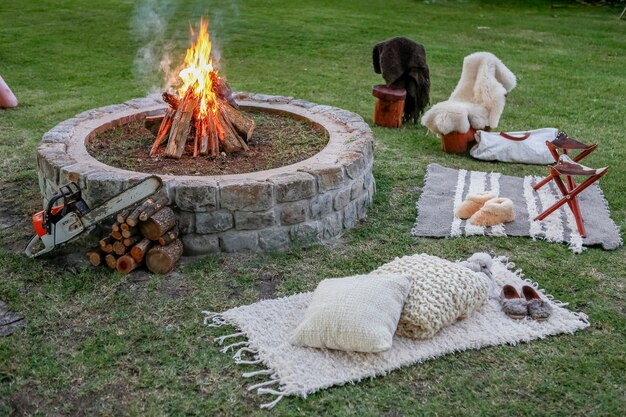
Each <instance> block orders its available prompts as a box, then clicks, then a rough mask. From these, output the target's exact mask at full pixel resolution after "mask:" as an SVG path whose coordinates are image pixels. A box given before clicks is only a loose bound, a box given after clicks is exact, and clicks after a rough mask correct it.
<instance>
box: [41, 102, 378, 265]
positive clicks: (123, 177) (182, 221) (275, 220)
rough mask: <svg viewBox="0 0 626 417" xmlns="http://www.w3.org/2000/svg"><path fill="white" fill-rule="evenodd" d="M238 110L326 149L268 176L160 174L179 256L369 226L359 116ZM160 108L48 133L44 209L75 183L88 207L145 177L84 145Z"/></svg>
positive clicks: (364, 136) (117, 111)
mask: <svg viewBox="0 0 626 417" xmlns="http://www.w3.org/2000/svg"><path fill="white" fill-rule="evenodd" d="M237 101H238V103H239V105H240V106H241V107H242V108H243V109H254V110H259V111H268V112H275V113H280V114H283V115H288V116H291V117H296V118H299V119H303V120H307V121H309V122H310V123H313V124H316V125H318V126H320V127H321V128H323V129H325V130H326V131H327V132H328V135H329V141H328V144H327V145H326V147H325V148H324V149H323V150H322V151H321V152H319V153H318V154H316V155H314V156H313V157H311V158H309V159H307V160H305V161H302V162H299V163H296V164H293V165H289V166H285V167H281V168H276V169H271V170H267V171H259V172H253V173H246V174H234V175H221V176H191V175H189V176H174V175H159V176H160V177H161V178H162V179H163V183H164V190H163V192H166V193H167V194H168V196H169V198H170V201H171V202H172V205H173V208H174V210H175V211H176V213H177V215H178V217H179V226H180V231H181V235H182V241H183V244H184V247H185V254H187V255H199V254H205V253H211V252H220V251H224V252H240V251H267V250H274V249H275V250H282V249H286V248H288V247H289V246H290V245H291V244H293V243H297V244H303V245H306V244H311V243H315V242H322V241H325V240H329V239H332V238H335V237H338V236H340V235H341V234H342V232H343V231H344V230H345V229H349V228H351V227H353V226H355V225H356V223H357V222H358V220H359V219H363V218H365V217H366V212H367V207H368V205H369V204H370V203H371V202H372V198H373V195H374V192H375V188H376V187H375V182H374V178H373V176H372V164H373V144H374V139H373V136H372V132H371V130H370V128H369V126H368V125H367V123H365V122H364V121H363V119H362V118H361V117H360V116H359V115H357V114H355V113H351V112H348V111H346V110H342V109H339V108H336V107H330V106H323V105H316V104H313V103H309V102H306V101H303V100H297V99H293V98H291V97H279V96H268V95H261V94H247V93H240V94H238V95H237ZM166 106H167V105H166V104H164V103H163V102H162V101H161V99H160V97H158V96H149V97H146V98H141V99H134V100H130V101H128V102H126V103H123V104H118V105H112V106H107V107H101V108H98V109H94V110H89V111H86V112H83V113H80V114H78V115H76V116H75V117H73V118H72V119H69V120H66V121H64V122H62V123H60V124H58V125H57V126H55V127H54V128H53V129H51V130H50V131H49V132H47V133H46V134H45V135H44V136H43V139H42V143H41V145H40V146H39V147H38V149H37V165H38V174H39V185H40V189H41V193H42V196H43V199H44V203H46V202H47V200H48V199H49V198H50V197H51V195H52V194H54V193H55V192H56V191H57V190H58V188H59V187H60V186H61V185H63V184H66V183H67V182H69V181H76V182H78V183H79V185H80V186H81V188H82V189H83V197H84V198H85V200H86V201H87V203H88V205H89V206H90V207H94V206H97V205H99V204H101V203H102V202H104V201H106V200H107V199H109V198H110V197H112V196H113V195H115V194H117V193H119V192H120V191H122V190H123V189H124V188H126V187H128V186H129V184H134V183H136V182H137V181H139V180H141V179H142V178H144V177H146V176H147V175H149V174H147V173H140V172H133V171H127V170H123V169H119V168H114V167H111V166H108V165H106V164H104V163H102V162H100V161H97V160H96V159H94V158H93V157H92V156H91V155H90V154H89V153H88V152H87V150H86V148H85V142H86V141H87V140H89V138H90V137H91V136H93V135H94V134H96V133H98V132H101V131H103V130H108V129H111V128H114V127H115V126H118V125H121V124H125V123H129V122H132V121H138V120H143V119H144V118H145V117H146V116H148V115H156V114H162V113H164V111H165V109H166ZM146 152H147V150H146Z"/></svg>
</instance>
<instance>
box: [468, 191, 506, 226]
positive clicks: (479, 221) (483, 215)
mask: <svg viewBox="0 0 626 417" xmlns="http://www.w3.org/2000/svg"><path fill="white" fill-rule="evenodd" d="M513 220H515V212H514V211H513V202H512V201H511V200H510V199H508V198H502V197H499V198H492V199H491V200H489V201H487V202H486V203H485V205H484V206H483V207H482V208H481V209H480V210H478V211H477V212H476V213H474V215H473V216H472V217H470V219H469V222H470V223H471V224H473V225H475V226H495V225H496V224H500V223H507V222H512V221H513Z"/></svg>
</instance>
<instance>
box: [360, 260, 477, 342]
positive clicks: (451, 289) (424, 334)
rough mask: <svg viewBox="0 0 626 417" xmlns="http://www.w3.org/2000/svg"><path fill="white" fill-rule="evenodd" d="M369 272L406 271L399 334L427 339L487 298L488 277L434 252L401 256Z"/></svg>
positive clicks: (389, 272)
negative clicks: (408, 287) (407, 281)
mask: <svg viewBox="0 0 626 417" xmlns="http://www.w3.org/2000/svg"><path fill="white" fill-rule="evenodd" d="M372 274H408V275H410V276H411V281H412V286H411V290H410V292H409V296H408V297H407V300H406V302H405V304H404V308H403V310H402V315H401V316H400V321H399V323H398V330H397V333H398V335H399V336H404V337H410V338H412V339H427V338H430V337H432V336H433V335H434V334H435V333H437V332H438V331H439V330H440V329H441V328H442V327H444V326H447V325H449V324H452V323H454V322H455V321H456V320H457V319H459V318H464V317H467V316H469V315H470V314H471V313H472V312H473V311H474V310H476V309H477V308H478V307H480V306H482V305H483V303H484V302H485V301H486V300H487V296H488V292H489V280H488V278H487V277H486V276H485V275H484V274H479V273H476V272H474V271H471V270H469V269H467V268H465V267H462V266H460V265H457V264H454V263H452V262H450V261H447V260H445V259H441V258H438V257H436V256H431V255H426V254H420V255H412V256H404V257H402V258H396V259H395V260H393V261H391V262H389V263H387V264H385V265H383V266H381V267H380V268H378V269H377V270H375V271H374V272H372Z"/></svg>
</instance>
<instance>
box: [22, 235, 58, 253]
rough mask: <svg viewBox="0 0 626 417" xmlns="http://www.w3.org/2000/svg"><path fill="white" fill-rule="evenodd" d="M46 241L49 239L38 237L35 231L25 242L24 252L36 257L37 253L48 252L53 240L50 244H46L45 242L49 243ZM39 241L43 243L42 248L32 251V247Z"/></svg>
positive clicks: (52, 245) (51, 247) (52, 246)
mask: <svg viewBox="0 0 626 417" xmlns="http://www.w3.org/2000/svg"><path fill="white" fill-rule="evenodd" d="M45 236H48V238H49V237H50V235H44V237H45ZM48 241H49V239H42V238H40V237H39V235H38V234H36V233H35V235H34V236H33V237H32V238H31V239H30V240H29V241H28V243H27V244H26V248H25V249H24V253H25V254H26V256H28V257H29V258H36V257H37V256H39V255H43V254H44V253H48V252H50V251H51V250H52V249H54V242H51V243H52V244H47V243H49V242H48ZM39 242H42V243H43V244H44V248H43V249H42V250H40V251H39V252H34V253H33V249H34V248H35V246H36V245H37V243H39Z"/></svg>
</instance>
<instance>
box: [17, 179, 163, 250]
mask: <svg viewBox="0 0 626 417" xmlns="http://www.w3.org/2000/svg"><path fill="white" fill-rule="evenodd" d="M161 185H162V183H161V179H160V178H159V177H157V176H150V177H148V178H146V179H144V180H142V181H141V182H139V183H137V184H136V185H133V186H132V187H130V188H128V189H126V190H124V191H122V192H121V193H119V194H118V195H116V196H115V197H113V198H111V199H110V200H109V201H107V202H105V203H103V204H102V205H100V206H98V207H96V208H94V209H90V208H89V207H88V206H87V203H85V200H83V198H82V196H81V190H80V187H79V186H78V184H76V183H75V182H71V183H69V184H67V185H64V186H62V187H61V188H60V189H59V192H57V193H56V194H54V195H53V196H52V198H51V199H50V201H48V205H47V206H46V209H45V210H42V211H40V212H38V213H36V214H35V215H34V216H33V226H34V228H35V235H34V236H33V237H32V238H31V239H30V241H29V242H28V244H27V245H26V249H24V252H25V253H26V255H27V256H29V257H30V258H34V257H37V256H39V255H43V254H44V253H48V252H50V251H51V250H52V249H54V248H55V247H56V246H58V245H61V244H63V243H67V242H69V241H71V240H72V239H74V238H76V237H77V236H78V235H80V234H81V233H82V232H84V231H85V230H87V229H88V228H90V227H91V226H94V225H96V224H98V223H100V222H101V221H102V220H104V219H106V218H107V217H109V216H112V215H114V214H115V213H118V212H120V211H122V210H124V209H125V208H128V207H130V206H132V205H134V204H136V203H138V202H140V201H141V200H143V199H144V198H146V197H149V196H151V195H152V194H154V193H155V192H157V191H158V190H159V189H160V188H161ZM41 245H43V248H41ZM36 247H38V248H39V250H36V251H34V250H35V249H36Z"/></svg>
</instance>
